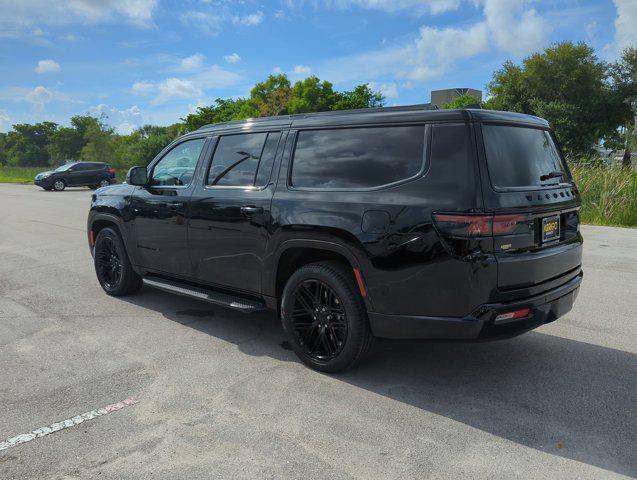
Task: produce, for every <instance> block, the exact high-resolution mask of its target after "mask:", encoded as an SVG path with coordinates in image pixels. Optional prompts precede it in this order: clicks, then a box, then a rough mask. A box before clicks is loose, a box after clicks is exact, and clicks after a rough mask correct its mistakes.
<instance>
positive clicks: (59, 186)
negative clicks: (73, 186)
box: [53, 179, 66, 192]
mask: <svg viewBox="0 0 637 480" xmlns="http://www.w3.org/2000/svg"><path fill="white" fill-rule="evenodd" d="M65 188H66V182H65V181H64V180H62V179H58V180H56V181H54V182H53V190H55V191H56V192H61V191H62V190H64V189H65Z"/></svg>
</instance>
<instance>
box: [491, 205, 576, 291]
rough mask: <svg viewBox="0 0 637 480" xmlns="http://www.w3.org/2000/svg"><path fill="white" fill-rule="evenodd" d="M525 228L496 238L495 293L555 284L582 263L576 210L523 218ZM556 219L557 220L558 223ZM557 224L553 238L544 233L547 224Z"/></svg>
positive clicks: (550, 212) (531, 215)
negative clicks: (545, 283) (496, 284)
mask: <svg viewBox="0 0 637 480" xmlns="http://www.w3.org/2000/svg"><path fill="white" fill-rule="evenodd" d="M525 216H526V217H527V218H528V220H526V221H525V222H524V223H525V228H524V230H523V231H520V230H521V229H520V230H518V232H516V233H515V234H513V235H506V236H497V237H495V245H494V251H495V258H496V260H497V262H498V289H500V290H510V289H518V288H523V287H529V286H534V285H538V284H541V283H544V282H548V281H551V280H555V279H557V278H559V277H561V276H564V275H567V274H569V273H570V272H572V271H573V270H576V269H578V268H579V267H580V266H581V263H582V237H581V235H580V234H579V215H578V210H570V211H564V212H562V211H548V212H545V213H537V214H528V215H525ZM557 219H559V220H557ZM555 222H558V223H559V225H558V226H557V233H556V234H554V236H551V235H549V236H548V237H547V235H546V234H545V233H544V229H545V228H546V224H547V223H552V224H554V223H555Z"/></svg>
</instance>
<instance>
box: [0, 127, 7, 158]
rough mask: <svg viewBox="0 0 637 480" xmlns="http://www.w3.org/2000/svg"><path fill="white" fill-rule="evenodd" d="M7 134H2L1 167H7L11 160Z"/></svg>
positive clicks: (0, 145) (0, 133)
mask: <svg viewBox="0 0 637 480" xmlns="http://www.w3.org/2000/svg"><path fill="white" fill-rule="evenodd" d="M7 141H8V140H7V134H6V133H2V132H0V165H6V164H7V160H8V158H9V156H8V152H7Z"/></svg>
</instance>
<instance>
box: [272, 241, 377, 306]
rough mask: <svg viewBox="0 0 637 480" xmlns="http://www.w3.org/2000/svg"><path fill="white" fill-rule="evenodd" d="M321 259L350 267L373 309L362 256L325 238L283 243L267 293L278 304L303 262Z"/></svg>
mask: <svg viewBox="0 0 637 480" xmlns="http://www.w3.org/2000/svg"><path fill="white" fill-rule="evenodd" d="M319 261H337V262H339V263H342V264H343V265H345V266H346V267H348V270H349V271H350V272H351V274H352V278H353V279H354V281H355V282H357V284H358V285H359V289H361V294H362V296H363V300H364V302H365V305H366V307H367V308H368V309H369V310H371V306H372V305H371V299H370V298H369V296H368V295H367V294H366V290H365V287H364V280H363V277H362V276H361V262H360V261H359V259H358V257H357V256H356V255H355V254H354V253H353V252H352V250H351V249H350V248H348V247H347V246H345V245H343V244H341V243H338V242H336V241H331V240H325V239H322V240H316V239H308V238H295V239H289V240H286V241H284V242H282V243H281V244H280V245H279V247H278V248H277V249H276V251H275V253H274V255H273V262H272V263H273V268H271V269H269V277H268V278H267V279H266V288H268V289H269V291H268V292H267V294H268V295H271V296H273V297H274V298H276V301H277V305H278V304H279V300H280V299H281V296H282V293H283V288H284V287H285V284H286V282H287V280H288V279H289V278H290V276H291V275H292V274H293V273H294V272H295V271H296V270H298V269H299V268H301V267H302V266H303V265H307V264H310V263H315V262H319ZM355 272H358V273H355ZM359 279H360V281H359Z"/></svg>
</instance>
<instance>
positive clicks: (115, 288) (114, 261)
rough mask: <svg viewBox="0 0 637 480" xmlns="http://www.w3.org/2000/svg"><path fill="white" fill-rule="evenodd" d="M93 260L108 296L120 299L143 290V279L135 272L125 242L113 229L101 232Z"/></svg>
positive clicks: (99, 279)
mask: <svg viewBox="0 0 637 480" xmlns="http://www.w3.org/2000/svg"><path fill="white" fill-rule="evenodd" d="M93 258H94V263H95V273H96V274H97V280H98V281H99V282H100V285H101V286H102V289H104V291H105V292H106V293H107V294H109V295H113V296H114V297H119V296H123V295H128V294H131V293H134V292H136V291H137V290H139V289H140V288H141V286H142V279H141V277H140V276H139V275H138V274H137V273H136V272H135V271H134V270H133V267H132V265H131V263H130V260H129V258H128V255H127V254H126V249H125V248H124V242H123V241H122V238H121V237H120V236H119V233H118V232H117V231H116V230H114V229H113V228H110V227H106V228H103V229H102V230H100V233H99V234H98V235H97V239H96V240H95V251H94V254H93Z"/></svg>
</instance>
